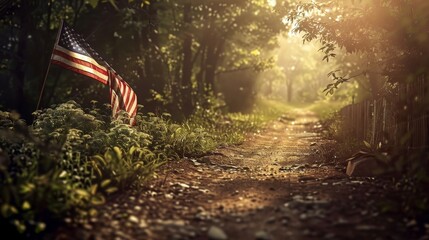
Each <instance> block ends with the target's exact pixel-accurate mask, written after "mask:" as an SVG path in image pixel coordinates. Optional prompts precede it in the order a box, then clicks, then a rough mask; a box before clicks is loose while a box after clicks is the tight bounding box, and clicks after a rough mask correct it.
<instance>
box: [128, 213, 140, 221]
mask: <svg viewBox="0 0 429 240" xmlns="http://www.w3.org/2000/svg"><path fill="white" fill-rule="evenodd" d="M128 220H129V221H130V222H134V223H138V222H139V221H140V220H139V219H138V217H136V216H133V215H131V216H130V217H129V218H128Z"/></svg>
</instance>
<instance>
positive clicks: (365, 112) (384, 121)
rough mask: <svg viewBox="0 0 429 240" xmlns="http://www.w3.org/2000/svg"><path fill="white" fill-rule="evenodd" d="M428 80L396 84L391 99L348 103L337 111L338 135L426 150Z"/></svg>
mask: <svg viewBox="0 0 429 240" xmlns="http://www.w3.org/2000/svg"><path fill="white" fill-rule="evenodd" d="M428 82H429V81H427V80H426V78H425V77H420V78H418V79H417V80H414V81H413V82H412V83H409V84H403V85H401V86H398V87H397V93H396V94H395V97H394V98H392V97H390V98H386V97H383V98H379V99H375V100H366V101H363V102H359V103H355V104H351V105H348V106H346V107H344V108H342V109H341V110H340V116H341V118H342V134H343V136H344V137H351V138H353V139H355V140H358V141H367V142H369V143H371V145H373V146H377V145H382V146H386V145H392V144H393V145H405V144H406V147H407V148H409V149H429V114H428V108H429V95H428Z"/></svg>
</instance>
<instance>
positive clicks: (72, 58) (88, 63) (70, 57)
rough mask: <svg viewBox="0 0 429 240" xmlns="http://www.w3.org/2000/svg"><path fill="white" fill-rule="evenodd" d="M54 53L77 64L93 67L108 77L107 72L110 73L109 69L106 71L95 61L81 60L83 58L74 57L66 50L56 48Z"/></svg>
mask: <svg viewBox="0 0 429 240" xmlns="http://www.w3.org/2000/svg"><path fill="white" fill-rule="evenodd" d="M54 54H55V55H58V56H60V57H63V58H65V59H67V60H70V61H72V62H75V63H77V64H80V65H83V66H85V67H89V68H92V69H94V70H95V71H97V72H99V73H101V74H103V75H106V77H107V74H108V73H107V71H106V70H105V69H102V68H100V67H98V66H97V65H94V64H93V63H90V62H87V61H84V60H81V59H78V58H75V57H72V56H70V55H68V54H67V53H64V52H61V51H58V50H56V49H54Z"/></svg>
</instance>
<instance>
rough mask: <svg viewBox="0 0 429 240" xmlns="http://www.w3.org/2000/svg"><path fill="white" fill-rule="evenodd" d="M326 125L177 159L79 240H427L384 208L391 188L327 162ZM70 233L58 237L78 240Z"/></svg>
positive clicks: (284, 127) (311, 124)
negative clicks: (322, 131)
mask: <svg viewBox="0 0 429 240" xmlns="http://www.w3.org/2000/svg"><path fill="white" fill-rule="evenodd" d="M319 127H320V126H319V125H318V123H317V119H315V118H314V117H313V116H312V115H311V114H310V113H302V114H301V115H299V117H298V118H297V119H296V120H295V121H286V120H283V121H276V122H273V123H272V124H270V125H269V126H268V127H267V129H265V130H263V131H261V132H260V133H258V134H254V135H252V136H249V137H248V139H247V140H246V141H245V142H244V143H243V144H241V145H239V146H233V147H227V148H222V149H218V150H217V151H216V152H215V153H213V154H212V155H209V156H206V157H203V158H201V159H184V160H181V161H178V162H173V163H170V164H169V165H168V166H165V167H164V168H163V170H161V171H160V173H159V176H158V178H157V179H155V180H153V181H151V182H150V184H149V186H147V184H146V185H145V186H143V187H141V188H139V189H133V190H130V191H129V192H128V193H127V194H122V195H120V196H118V197H117V198H116V199H114V201H113V202H112V203H109V204H107V205H105V206H103V207H102V208H100V209H99V212H100V216H98V217H95V218H93V219H92V220H91V222H90V223H87V224H85V225H84V226H83V228H76V229H74V230H73V231H72V232H73V236H71V238H72V239H226V238H225V237H227V238H228V239H418V237H417V236H418V234H421V232H420V233H418V232H417V226H416V224H415V222H413V220H412V219H404V218H403V217H401V216H397V215H393V214H390V215H388V214H383V213H381V212H379V209H380V207H383V205H381V206H380V205H379V203H381V204H386V206H388V203H387V202H386V201H387V199H392V198H391V196H390V195H391V194H394V193H395V192H394V190H393V189H391V187H390V185H389V182H386V181H381V180H374V179H352V178H348V177H347V176H346V175H345V174H344V166H343V165H340V166H336V165H335V164H334V163H332V161H330V160H331V159H327V156H329V154H326V153H325V152H324V151H325V150H324V149H325V148H324V147H323V145H324V144H326V143H327V141H326V140H324V139H322V138H321V137H320V136H319V135H318V134H317V133H316V132H317V131H316V130H317V129H318V128H319ZM331 157H332V155H331ZM65 232H68V233H67V234H66V233H64V234H60V235H59V236H58V239H70V235H69V234H70V232H69V231H65Z"/></svg>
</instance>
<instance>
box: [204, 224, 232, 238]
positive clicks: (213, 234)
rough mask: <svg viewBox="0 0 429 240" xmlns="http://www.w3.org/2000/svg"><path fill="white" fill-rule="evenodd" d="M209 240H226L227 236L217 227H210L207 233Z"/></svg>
mask: <svg viewBox="0 0 429 240" xmlns="http://www.w3.org/2000/svg"><path fill="white" fill-rule="evenodd" d="M208 237H209V239H212V240H226V239H228V236H227V235H226V233H225V232H224V231H223V230H222V229H221V228H219V227H216V226H211V227H210V229H209V232H208Z"/></svg>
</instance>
